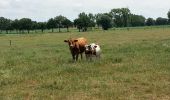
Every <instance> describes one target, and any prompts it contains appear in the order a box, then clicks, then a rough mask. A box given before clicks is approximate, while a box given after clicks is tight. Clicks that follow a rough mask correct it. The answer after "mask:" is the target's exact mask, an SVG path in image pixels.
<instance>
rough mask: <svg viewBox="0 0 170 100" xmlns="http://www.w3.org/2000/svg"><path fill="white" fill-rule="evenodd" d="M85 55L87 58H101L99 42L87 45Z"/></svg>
mask: <svg viewBox="0 0 170 100" xmlns="http://www.w3.org/2000/svg"><path fill="white" fill-rule="evenodd" d="M85 48H86V49H85V55H86V58H87V59H89V58H90V59H92V57H94V56H95V57H96V58H100V55H101V48H100V46H99V45H98V44H95V43H91V44H89V45H85Z"/></svg>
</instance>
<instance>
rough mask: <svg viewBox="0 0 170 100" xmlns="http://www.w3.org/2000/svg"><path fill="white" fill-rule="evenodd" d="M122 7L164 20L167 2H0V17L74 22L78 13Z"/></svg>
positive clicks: (84, 0) (125, 0) (98, 0)
mask: <svg viewBox="0 0 170 100" xmlns="http://www.w3.org/2000/svg"><path fill="white" fill-rule="evenodd" d="M121 7H128V8H129V9H130V10H131V12H132V13H134V14H139V15H143V16H145V17H146V18H148V17H152V18H157V17H165V18H166V17H167V12H168V11H169V9H170V0H0V16H3V17H7V18H10V19H16V18H18V19H20V18H23V17H27V18H31V19H33V20H36V21H47V20H48V19H49V18H52V17H55V16H57V15H63V16H66V17H68V18H69V19H71V20H73V19H75V18H77V16H78V14H79V13H80V12H86V13H94V14H96V13H103V12H109V11H110V10H111V9H112V8H121Z"/></svg>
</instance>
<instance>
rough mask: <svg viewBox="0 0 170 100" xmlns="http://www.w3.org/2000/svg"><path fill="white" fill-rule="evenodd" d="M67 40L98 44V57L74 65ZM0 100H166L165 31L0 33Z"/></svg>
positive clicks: (168, 32)
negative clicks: (100, 49)
mask: <svg viewBox="0 0 170 100" xmlns="http://www.w3.org/2000/svg"><path fill="white" fill-rule="evenodd" d="M69 37H86V38H87V39H88V41H89V43H90V42H96V43H98V44H100V45H101V48H102V58H101V59H100V60H96V61H92V62H89V61H86V60H85V59H84V60H79V61H78V62H76V63H73V62H72V61H71V55H70V52H69V49H68V46H67V44H65V43H64V42H63V40H64V39H67V38H69ZM9 40H11V41H12V45H11V46H10V44H9ZM0 99H2V100H3V99H4V100H11V99H12V100H23V99H40V100H41V99H45V100H47V99H49V100H51V99H54V100H119V99H121V100H138V99H140V100H146V99H148V100H152V99H154V100H155V99H156V100H163V99H164V100H168V99H170V29H169V28H153V29H146V30H145V29H141V28H134V29H130V30H126V29H117V30H109V31H92V32H83V33H79V32H74V33H72V32H70V33H46V34H21V35H19V34H7V35H6V34H1V35H0Z"/></svg>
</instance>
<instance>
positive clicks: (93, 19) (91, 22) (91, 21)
mask: <svg viewBox="0 0 170 100" xmlns="http://www.w3.org/2000/svg"><path fill="white" fill-rule="evenodd" d="M88 17H89V18H90V23H89V26H88V27H90V28H91V30H92V27H95V24H96V23H95V20H96V18H95V16H94V15H93V14H92V13H89V14H88Z"/></svg>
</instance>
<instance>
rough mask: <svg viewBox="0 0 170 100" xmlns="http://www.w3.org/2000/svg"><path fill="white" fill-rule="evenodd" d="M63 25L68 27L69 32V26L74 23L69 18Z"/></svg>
mask: <svg viewBox="0 0 170 100" xmlns="http://www.w3.org/2000/svg"><path fill="white" fill-rule="evenodd" d="M62 25H63V26H64V27H65V28H67V32H69V27H70V26H73V23H72V22H71V21H70V20H69V19H67V18H66V19H64V21H62Z"/></svg>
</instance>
